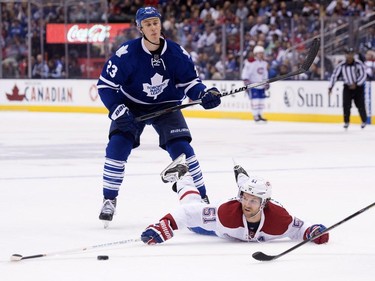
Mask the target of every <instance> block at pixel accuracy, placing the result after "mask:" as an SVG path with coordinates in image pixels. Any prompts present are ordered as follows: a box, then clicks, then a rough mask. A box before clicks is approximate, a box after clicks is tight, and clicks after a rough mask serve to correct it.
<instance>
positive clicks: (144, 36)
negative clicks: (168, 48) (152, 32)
mask: <svg viewBox="0 0 375 281" xmlns="http://www.w3.org/2000/svg"><path fill="white" fill-rule="evenodd" d="M142 28H143V27H142V26H141V28H140V29H141V30H140V31H141V33H142V37H143V38H144V39H145V40H146V41H148V42H150V43H151V44H152V45H155V46H160V44H161V43H160V39H159V44H156V43H154V42H151V41H150V40H148V38H147V37H146V35H145V34H144V33H143V32H142ZM162 35H163V34H162Z"/></svg>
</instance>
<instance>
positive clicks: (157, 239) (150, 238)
mask: <svg viewBox="0 0 375 281" xmlns="http://www.w3.org/2000/svg"><path fill="white" fill-rule="evenodd" d="M172 237H173V229H172V227H171V224H170V221H169V220H168V219H161V220H160V221H159V223H156V224H151V225H149V226H148V227H147V228H146V230H145V231H143V232H142V234H141V239H142V241H143V243H146V244H149V245H154V244H157V243H163V242H164V241H167V240H168V239H171V238H172Z"/></svg>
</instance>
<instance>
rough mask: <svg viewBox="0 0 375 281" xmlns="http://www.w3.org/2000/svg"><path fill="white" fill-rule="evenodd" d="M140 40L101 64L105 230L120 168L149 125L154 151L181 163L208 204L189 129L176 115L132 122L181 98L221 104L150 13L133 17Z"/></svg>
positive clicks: (145, 10) (143, 11)
mask: <svg viewBox="0 0 375 281" xmlns="http://www.w3.org/2000/svg"><path fill="white" fill-rule="evenodd" d="M136 24H137V28H138V30H139V31H140V33H141V35H142V36H141V37H140V38H138V39H135V40H131V41H128V42H125V43H124V44H122V45H121V46H120V48H119V49H118V50H117V51H116V53H115V54H114V55H113V56H112V57H111V58H110V59H109V60H108V61H107V62H106V64H105V65H104V67H103V70H102V72H101V75H100V78H99V80H98V83H97V87H98V92H99V95H100V98H101V100H102V102H103V103H104V105H105V106H106V108H107V109H108V110H109V118H110V119H111V120H112V122H111V126H110V130H109V142H108V145H107V148H106V156H105V157H106V158H105V163H104V171H103V196H104V199H103V206H102V209H101V211H100V215H99V219H100V220H102V221H103V222H104V227H107V226H108V223H109V221H111V220H112V218H113V215H114V213H115V209H116V198H117V196H118V193H119V188H120V186H121V184H122V182H123V179H124V175H125V163H127V160H128V157H129V155H130V153H131V151H132V149H133V148H136V147H138V146H139V145H140V135H141V134H142V132H143V129H144V127H145V126H146V125H151V126H153V128H154V129H155V131H156V132H157V133H158V135H159V146H160V147H161V148H162V149H164V150H166V151H167V152H168V153H169V155H170V157H171V158H172V160H174V159H176V158H177V157H178V156H179V155H180V154H181V153H184V154H185V155H186V158H187V163H188V166H189V172H190V173H191V175H192V176H193V179H194V183H195V185H196V187H197V188H198V190H199V192H200V195H201V198H202V200H203V201H205V202H207V203H208V202H209V200H208V197H207V194H206V188H205V185H204V181H203V176H202V172H201V169H200V165H199V162H198V160H197V158H196V156H195V153H194V150H193V148H192V147H191V145H190V142H191V140H192V137H191V134H190V131H189V128H188V126H187V124H186V121H185V119H184V117H183V115H182V113H181V111H176V112H172V113H167V114H164V115H162V116H159V117H155V118H153V119H149V120H147V121H144V122H137V121H135V118H136V117H138V116H142V115H144V114H147V113H151V112H154V111H158V110H161V109H164V108H168V107H171V106H175V105H178V104H181V102H182V101H183V100H184V99H185V97H189V98H190V99H192V100H197V99H201V101H202V102H201V105H202V106H203V108H205V109H211V108H214V107H216V106H218V105H219V104H220V103H221V100H220V96H219V95H220V92H219V90H218V89H217V88H210V89H207V88H206V86H205V85H204V84H203V83H202V81H201V80H200V79H199V77H198V74H197V72H196V69H195V66H194V64H193V61H192V60H191V58H190V55H189V54H188V53H187V52H186V50H185V49H184V48H182V47H181V46H180V45H178V44H176V43H175V42H172V41H170V40H168V39H165V38H163V37H162V34H161V15H160V13H159V12H158V11H157V10H156V9H155V8H153V7H145V8H140V9H139V10H138V11H137V13H136Z"/></svg>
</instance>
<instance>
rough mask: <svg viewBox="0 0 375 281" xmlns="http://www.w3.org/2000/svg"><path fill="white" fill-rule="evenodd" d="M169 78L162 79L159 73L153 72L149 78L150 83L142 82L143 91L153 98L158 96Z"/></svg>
mask: <svg viewBox="0 0 375 281" xmlns="http://www.w3.org/2000/svg"><path fill="white" fill-rule="evenodd" d="M168 82H169V79H166V80H164V81H163V76H161V75H160V74H159V73H155V75H154V76H153V77H152V78H151V85H150V84H148V83H143V91H144V92H145V93H147V96H148V97H153V98H154V100H156V99H157V98H158V95H160V94H161V93H162V92H163V90H164V89H165V88H166V87H167V86H168Z"/></svg>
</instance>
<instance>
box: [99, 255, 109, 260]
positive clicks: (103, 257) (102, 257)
mask: <svg viewBox="0 0 375 281" xmlns="http://www.w3.org/2000/svg"><path fill="white" fill-rule="evenodd" d="M97 259H98V260H100V261H105V260H108V259H109V257H108V256H98V257H97Z"/></svg>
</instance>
